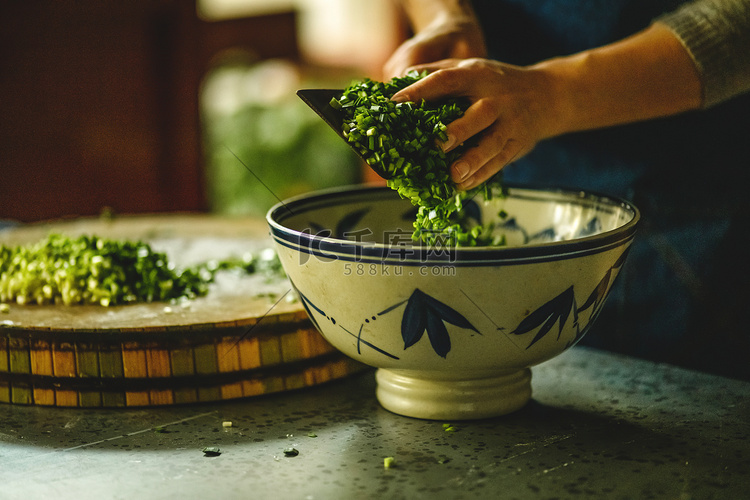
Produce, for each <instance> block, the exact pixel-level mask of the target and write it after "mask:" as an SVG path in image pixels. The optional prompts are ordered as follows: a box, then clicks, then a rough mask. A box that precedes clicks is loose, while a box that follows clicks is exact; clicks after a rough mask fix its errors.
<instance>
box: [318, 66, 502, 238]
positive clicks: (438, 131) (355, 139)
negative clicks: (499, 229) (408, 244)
mask: <svg viewBox="0 0 750 500" xmlns="http://www.w3.org/2000/svg"><path fill="white" fill-rule="evenodd" d="M425 75H426V73H417V72H411V73H409V74H407V75H406V76H404V77H397V78H394V79H392V80H391V81H389V82H377V81H373V80H370V79H365V80H363V81H361V82H357V83H354V84H352V85H351V86H349V87H348V88H346V89H345V90H344V92H343V94H342V95H341V97H339V98H334V99H332V100H331V106H333V107H334V108H336V109H338V110H339V111H340V112H341V113H342V115H343V121H342V133H343V135H344V137H345V138H346V139H347V141H348V142H349V143H351V145H352V146H353V147H354V148H355V149H357V151H358V152H359V153H360V154H361V155H362V157H363V158H365V160H366V161H367V163H368V164H369V165H370V166H372V167H373V168H374V169H375V170H376V171H378V172H381V173H382V174H383V176H384V177H386V178H387V184H388V186H389V187H390V188H392V189H394V190H396V191H398V193H399V195H401V196H402V197H403V198H406V199H409V200H410V201H411V202H412V204H414V205H415V206H417V207H419V208H418V212H417V216H416V220H415V222H414V233H413V238H414V239H415V240H417V241H422V242H424V243H426V244H428V245H434V244H436V243H441V244H448V245H465V246H475V245H487V244H499V243H500V241H499V240H497V241H496V240H494V239H493V237H492V236H491V230H488V228H485V227H483V226H481V225H479V224H478V223H477V222H476V221H473V220H470V219H469V218H468V216H467V215H466V214H465V213H464V212H462V210H461V209H462V207H463V204H464V202H465V201H466V200H469V199H471V198H473V197H475V196H484V197H485V198H487V197H490V196H492V195H493V193H494V194H498V193H502V189H500V190H497V189H493V187H492V186H491V185H489V184H484V185H482V186H480V187H478V188H475V189H473V190H470V191H458V190H456V188H455V185H454V183H453V181H452V180H451V178H450V172H449V167H450V165H451V164H452V163H453V162H454V161H455V160H456V159H457V158H458V157H459V156H460V155H461V154H462V153H463V151H464V150H465V148H466V147H469V146H468V145H466V144H462V145H460V146H459V147H457V148H456V149H453V150H451V151H450V152H447V153H446V152H444V151H443V150H442V148H440V147H439V142H443V141H445V140H446V139H447V136H446V128H447V125H448V124H449V123H450V122H452V121H453V120H455V119H456V118H458V117H460V116H461V115H463V113H464V108H465V103H463V102H462V101H461V100H458V99H452V100H447V101H441V102H436V103H428V102H425V101H422V102H420V103H412V102H404V103H396V102H394V101H392V100H391V97H392V96H393V95H394V94H395V93H396V92H398V91H399V90H401V89H403V88H405V87H407V86H408V85H410V84H412V83H414V82H415V81H417V80H419V79H420V78H423V77H424V76H425Z"/></svg>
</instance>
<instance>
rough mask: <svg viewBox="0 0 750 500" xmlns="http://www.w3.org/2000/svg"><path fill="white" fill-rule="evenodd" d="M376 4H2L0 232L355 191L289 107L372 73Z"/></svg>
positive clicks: (379, 38)
mask: <svg viewBox="0 0 750 500" xmlns="http://www.w3.org/2000/svg"><path fill="white" fill-rule="evenodd" d="M405 32H406V28H405V27H404V25H403V24H401V22H400V16H399V15H398V12H397V11H396V9H395V7H394V6H393V5H392V4H391V2H390V1H388V0H378V1H371V0H129V1H128V2H119V1H115V0H104V1H102V0H79V1H76V2H58V1H54V0H32V1H29V2H20V1H8V2H1V3H0V103H2V104H1V106H2V119H0V219H6V220H8V219H10V220H16V221H21V222H30V221H37V220H45V219H51V218H58V217H70V216H86V215H96V214H98V213H100V212H102V211H103V210H111V211H114V212H116V213H145V212H164V211H212V212H218V213H235V214H239V213H256V214H263V213H264V212H265V211H266V210H267V209H268V208H269V207H270V206H271V205H272V204H273V203H275V202H276V201H278V199H279V198H281V199H283V198H285V197H287V196H291V195H293V194H297V193H300V192H305V191H308V190H311V189H317V188H321V187H328V186H334V185H343V184H348V183H352V182H359V181H361V180H363V171H364V170H363V169H362V168H361V165H360V164H359V163H358V160H356V159H355V158H354V157H353V155H352V154H350V152H349V151H348V150H347V147H346V146H345V145H344V144H343V143H342V142H341V141H340V139H338V137H336V136H335V134H334V133H333V132H332V131H330V130H328V129H327V128H326V125H324V124H323V123H322V122H319V119H318V118H317V116H316V115H315V114H314V113H313V112H312V111H310V110H308V109H307V108H306V107H305V106H304V104H302V103H301V101H299V99H297V98H296V96H295V95H294V92H295V90H297V89H298V88H304V87H333V88H339V87H343V86H346V85H348V84H349V83H350V82H351V81H352V80H354V79H359V78H362V77H372V78H380V74H379V70H380V67H381V66H382V64H383V62H384V61H385V59H386V58H387V57H388V55H389V54H390V53H391V51H392V50H393V49H394V48H395V47H396V46H397V45H398V43H399V42H400V40H402V39H403V37H404V36H405Z"/></svg>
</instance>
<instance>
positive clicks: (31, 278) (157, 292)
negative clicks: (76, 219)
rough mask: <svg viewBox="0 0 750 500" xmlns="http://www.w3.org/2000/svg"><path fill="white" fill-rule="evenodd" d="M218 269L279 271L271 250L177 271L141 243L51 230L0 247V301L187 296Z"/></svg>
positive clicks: (105, 301)
mask: <svg viewBox="0 0 750 500" xmlns="http://www.w3.org/2000/svg"><path fill="white" fill-rule="evenodd" d="M222 269H240V270H242V271H244V272H247V273H254V272H267V273H275V274H279V275H283V270H282V269H281V264H280V263H279V262H278V257H277V256H276V254H275V252H273V255H272V256H271V257H268V255H266V256H265V257H263V258H261V259H258V258H251V259H228V260H225V261H211V262H208V263H205V264H200V265H196V266H193V267H190V268H186V269H181V270H178V269H176V268H175V266H174V264H173V263H171V262H170V261H169V260H168V258H167V256H166V254H164V253H161V252H156V251H154V250H153V249H152V248H151V246H150V245H149V244H147V243H144V242H142V241H126V240H113V239H106V238H100V237H97V236H79V237H75V238H73V237H70V236H64V235H59V234H51V235H49V236H48V237H47V238H45V239H43V240H41V241H38V242H36V243H33V244H29V245H19V246H5V245H0V303H16V304H20V305H24V304H40V305H43V304H64V305H78V304H97V305H102V306H112V305H119V304H130V303H136V302H162V301H175V300H179V299H192V298H195V297H199V296H203V295H206V293H208V285H209V284H210V283H211V282H213V280H214V276H215V273H216V272H217V271H219V270H222Z"/></svg>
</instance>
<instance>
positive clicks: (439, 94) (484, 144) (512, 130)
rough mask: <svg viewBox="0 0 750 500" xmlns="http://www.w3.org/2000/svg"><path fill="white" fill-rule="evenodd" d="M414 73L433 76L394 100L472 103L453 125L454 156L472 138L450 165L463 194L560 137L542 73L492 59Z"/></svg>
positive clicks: (433, 66)
mask: <svg viewBox="0 0 750 500" xmlns="http://www.w3.org/2000/svg"><path fill="white" fill-rule="evenodd" d="M410 69H416V70H418V71H424V70H426V71H428V72H429V73H430V74H429V75H427V76H426V77H424V78H423V79H421V80H419V81H418V82H416V83H414V84H412V85H410V86H409V87H406V88H405V89H403V90H401V91H400V92H398V93H396V94H395V95H394V96H393V100H394V101H398V102H405V101H412V102H419V101H421V100H423V99H424V100H426V101H432V100H438V99H442V98H446V97H463V98H466V99H468V101H469V107H468V109H467V110H466V112H465V113H464V115H463V116H462V117H460V118H458V119H456V120H455V121H453V122H451V123H450V124H448V127H447V130H446V133H447V135H448V139H447V141H446V142H445V143H443V144H442V145H441V147H442V148H443V150H444V151H450V150H452V149H454V148H455V147H457V146H458V145H460V144H462V143H464V142H465V141H467V140H468V139H470V138H475V139H476V145H475V146H474V147H471V148H467V149H466V151H465V152H464V153H463V154H462V155H461V157H460V158H459V159H458V160H456V162H455V163H454V164H453V165H451V178H452V179H453V181H454V182H455V183H456V186H457V188H458V189H461V190H467V189H471V188H473V187H475V186H477V185H478V184H481V183H482V182H484V181H486V180H488V179H489V178H490V177H492V176H493V175H495V173H497V172H498V171H499V170H501V169H502V168H503V167H505V165H507V164H508V163H509V162H511V161H513V160H515V159H517V158H520V157H521V156H523V155H525V154H526V153H528V152H529V151H531V150H532V149H533V148H534V146H535V145H536V144H537V143H538V142H539V141H540V140H542V139H545V138H548V137H551V136H553V135H555V134H556V132H557V131H556V130H555V129H554V116H555V106H554V104H555V103H554V99H553V98H552V93H551V92H550V91H549V90H550V85H551V83H552V82H551V81H550V79H549V77H548V76H546V75H545V73H544V72H543V71H537V70H536V69H534V68H533V67H530V68H524V67H519V66H513V65H509V64H504V63H500V62H498V61H491V60H488V59H465V60H456V59H450V60H443V61H438V62H436V63H433V64H425V65H419V66H414V67H412V68H410Z"/></svg>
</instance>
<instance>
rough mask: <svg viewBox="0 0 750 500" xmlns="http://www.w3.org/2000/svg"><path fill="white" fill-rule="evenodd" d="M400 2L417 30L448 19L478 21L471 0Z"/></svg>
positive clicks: (408, 0) (401, 0)
mask: <svg viewBox="0 0 750 500" xmlns="http://www.w3.org/2000/svg"><path fill="white" fill-rule="evenodd" d="M399 3H400V4H401V6H402V7H403V9H404V11H405V12H406V14H407V16H408V17H409V21H410V22H411V25H412V29H413V30H414V31H415V32H419V31H421V30H423V29H424V28H426V27H427V26H430V25H434V24H438V23H443V22H446V21H448V20H452V21H453V22H467V23H477V19H476V15H475V14H474V9H473V7H472V6H471V2H470V1H469V0H400V2H399ZM477 24H478V23H477Z"/></svg>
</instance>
